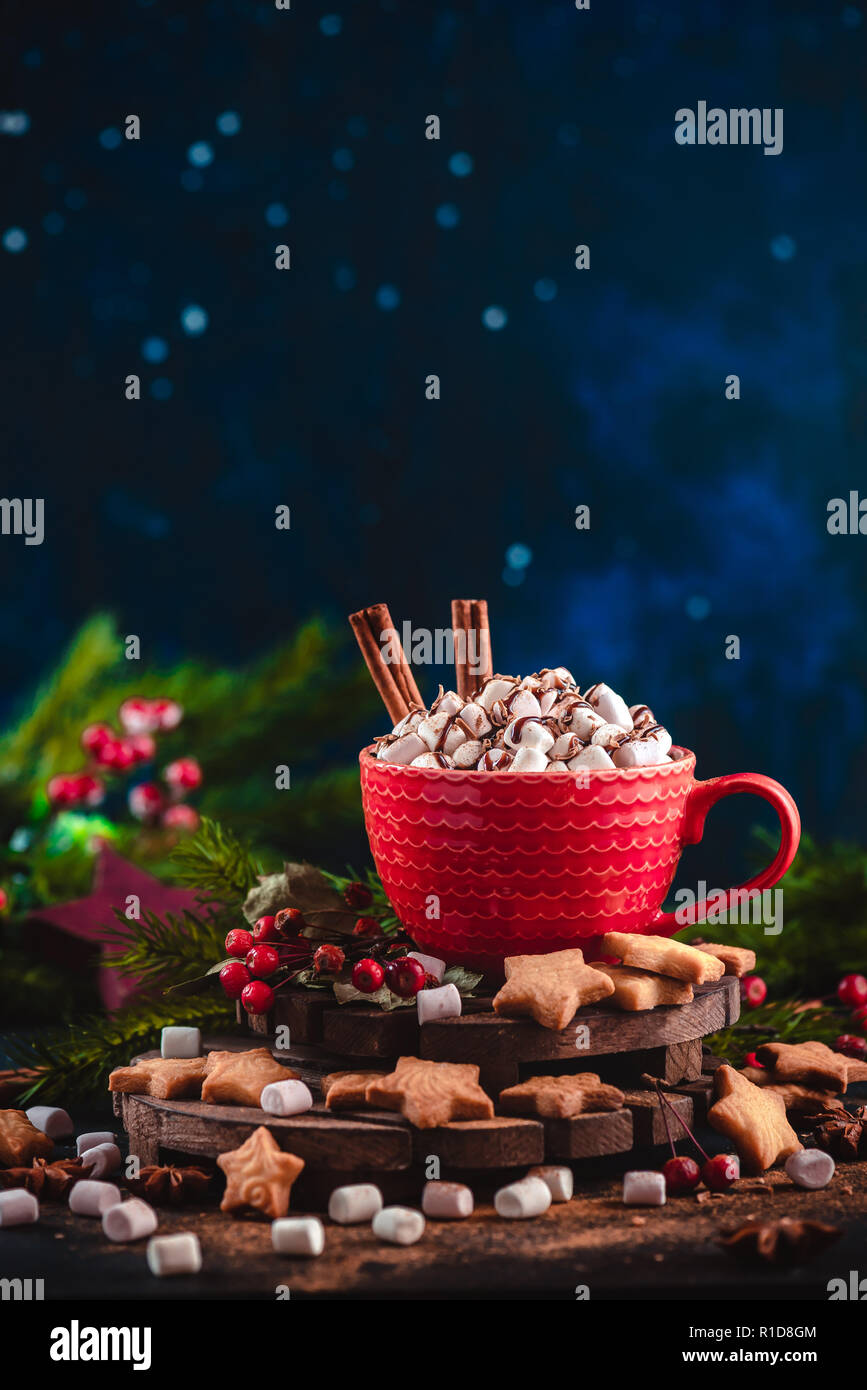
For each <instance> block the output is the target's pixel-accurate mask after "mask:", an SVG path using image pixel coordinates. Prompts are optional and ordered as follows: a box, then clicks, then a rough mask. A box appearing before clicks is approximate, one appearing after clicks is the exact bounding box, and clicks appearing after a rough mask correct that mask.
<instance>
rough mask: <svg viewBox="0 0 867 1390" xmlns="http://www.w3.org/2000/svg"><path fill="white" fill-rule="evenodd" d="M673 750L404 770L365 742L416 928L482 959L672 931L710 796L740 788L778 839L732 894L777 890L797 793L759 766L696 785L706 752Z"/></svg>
mask: <svg viewBox="0 0 867 1390" xmlns="http://www.w3.org/2000/svg"><path fill="white" fill-rule="evenodd" d="M675 751H677V752H679V753H681V754H682V756H681V757H680V758H679V760H678V761H677V762H665V763H660V764H659V765H658V766H655V767H635V768H623V769H617V770H614V771H611V770H606V771H590V772H584V773H583V774H581V773H578V772H507V773H500V774H498V773H495V772H464V771H459V770H453V769H450V768H423V767H401V766H398V765H396V764H394V763H384V762H378V761H377V760H376V758H375V757H373V756H372V755H371V752H370V750H369V749H365V750H364V751H363V752H362V753H361V755H360V759H359V760H360V763H361V797H362V804H363V807H364V819H365V824H366V826H367V835H368V838H369V840H370V847H371V849H372V851H373V857H374V860H375V862H376V867H377V871H378V873H379V876H380V878H381V879H382V882H383V885H384V887H385V891H386V893H387V894H388V896H389V898H390V899H391V902H392V904H393V906H394V910H395V912H396V913H397V915H398V917H399V918H400V920H401V922H402V923H403V925H404V927H405V928H406V930H407V931H408V932H409V934H410V936H412V938H413V940H414V941H415V942H417V944H418V946H419V947H420V948H421V949H423V950H426V951H430V952H431V953H432V954H434V955H440V956H443V957H445V959H446V960H447V961H448V962H449V963H450V964H457V963H463V964H467V965H475V966H477V967H478V968H480V969H484V970H498V969H500V968H501V967H502V962H503V957H504V956H511V955H519V954H521V953H537V952H542V951H559V950H563V949H564V948H566V947H569V946H580V947H581V948H582V949H583V950H585V952H586V953H587V955H588V958H590V959H592V958H593V956H594V954H596V953H597V951H596V944H597V943H595V942H594V938H597V937H599V936H601V935H602V934H603V932H607V931H628V932H645V933H651V934H655V935H657V936H671V935H673V934H674V932H676V931H679V930H680V929H681V928H682V926H683V923H682V922H678V921H676V919H675V915H674V913H672V912H663V911H662V903H663V901H664V899H665V896H666V894H667V892H668V889H669V887H670V886H671V882H672V879H673V878H674V873H675V870H676V868H677V863H678V860H679V859H680V855H681V851H682V849H683V847H684V845H692V844H696V843H697V842H698V841H699V840H700V839H701V836H702V832H703V830H704V822H705V817H706V815H707V813H708V811H709V810H710V808H711V806H713V805H714V803H715V802H717V801H720V800H721V799H722V797H724V796H732V795H734V794H735V793H736V792H753V793H754V794H755V795H756V796H761V797H764V799H765V800H766V801H769V802H770V804H771V805H772V806H773V807H774V810H775V811H776V812H777V815H778V816H779V818H780V831H781V838H780V848H779V850H778V852H777V854H776V857H775V858H774V860H773V862H772V863H771V864H769V865H768V867H767V868H766V869H765V870H764V871H763V872H762V873H760V874H757V875H756V876H755V878H752V879H750V880H749V881H748V882H747V883H744V884H741V885H739V887H738V888H731V889H729V890H728V894H727V899H726V900H727V901H730V900H732V899H733V895H734V894H735V893H744V892H755V891H761V890H762V889H765V888H771V887H772V886H773V885H774V884H775V883H777V882H778V881H779V879H781V878H782V876H783V874H784V873H785V872H786V870H787V869H788V867H789V865H790V864H791V862H792V860H793V859H794V857H795V852H796V850H797V848H798V841H799V838H800V833H801V822H800V818H799V816H798V808H797V807H796V805H795V803H794V801H793V799H792V797H791V796H790V795H789V793H788V792H787V791H786V789H785V788H784V787H781V786H780V784H779V782H775V781H773V780H772V779H771V778H770V777H763V776H761V775H760V774H759V773H755V772H737V773H733V774H732V775H731V776H728V777H713V778H711V779H710V780H709V781H707V782H697V781H696V780H695V776H694V774H695V754H694V753H690V752H689V751H688V750H685V749H677V750H675ZM735 903H736V900H734V901H732V906H735ZM713 905H714V908H716V909H719V908H721V907H722V906H723V905H722V903H720V902H719V900H718V899H715V900H714V904H713ZM703 908H704V904H703V903H699V904H698V905H697V907H696V909H695V916H694V920H696V921H700V920H701V918H702V916H703V915H704V914H703Z"/></svg>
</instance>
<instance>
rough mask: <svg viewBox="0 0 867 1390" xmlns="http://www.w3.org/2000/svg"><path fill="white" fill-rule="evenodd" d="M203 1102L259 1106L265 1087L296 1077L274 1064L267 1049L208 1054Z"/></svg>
mask: <svg viewBox="0 0 867 1390" xmlns="http://www.w3.org/2000/svg"><path fill="white" fill-rule="evenodd" d="M205 1071H206V1075H205V1080H204V1084H203V1085H202V1100H203V1101H205V1103H206V1104H207V1105H258V1104H259V1097H260V1096H261V1094H262V1091H263V1089H264V1087H265V1086H270V1085H271V1083H272V1082H275V1081H290V1080H291V1079H292V1078H297V1076H298V1072H297V1071H290V1070H289V1068H288V1067H283V1066H281V1065H280V1063H279V1062H276V1061H275V1060H274V1058H273V1057H272V1055H271V1051H270V1049H269V1048H267V1047H250V1048H247V1050H246V1052H209V1053H208V1058H207V1066H206V1068H205Z"/></svg>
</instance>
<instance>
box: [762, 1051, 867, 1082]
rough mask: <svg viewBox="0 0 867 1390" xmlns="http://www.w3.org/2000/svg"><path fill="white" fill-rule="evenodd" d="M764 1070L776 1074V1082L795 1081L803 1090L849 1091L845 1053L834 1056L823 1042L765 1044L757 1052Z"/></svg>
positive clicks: (835, 1053) (774, 1077)
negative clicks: (808, 1088)
mask: <svg viewBox="0 0 867 1390" xmlns="http://www.w3.org/2000/svg"><path fill="white" fill-rule="evenodd" d="M756 1056H757V1057H758V1059H759V1061H760V1062H761V1063H762V1065H763V1066H765V1067H769V1068H770V1070H771V1071H772V1072H773V1079H774V1081H775V1082H778V1081H784V1082H789V1081H794V1082H795V1084H796V1085H799V1086H812V1087H814V1088H815V1089H816V1090H820V1091H845V1089H846V1085H847V1081H848V1073H849V1069H848V1067H847V1065H846V1064H847V1060H848V1059H847V1058H846V1057H844V1056H843V1054H842V1053H841V1052H832V1051H831V1049H830V1047H826V1046H825V1044H824V1043H821V1042H802V1043H763V1044H762V1046H761V1047H758V1048H756Z"/></svg>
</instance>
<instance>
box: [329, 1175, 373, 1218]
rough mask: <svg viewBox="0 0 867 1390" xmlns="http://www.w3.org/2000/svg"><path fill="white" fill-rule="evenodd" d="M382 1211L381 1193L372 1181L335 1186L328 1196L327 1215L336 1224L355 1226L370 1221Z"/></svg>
mask: <svg viewBox="0 0 867 1390" xmlns="http://www.w3.org/2000/svg"><path fill="white" fill-rule="evenodd" d="M380 1211H382V1193H381V1192H380V1190H379V1188H378V1187H376V1186H375V1185H374V1183H372V1182H356V1183H351V1184H348V1185H347V1186H346V1187H335V1189H334V1191H333V1192H332V1194H331V1196H330V1197H329V1198H328V1215H329V1216H330V1218H331V1220H332V1221H336V1222H337V1224H338V1226H355V1225H356V1224H357V1223H358V1222H359V1221H370V1220H372V1219H373V1217H374V1216H376V1214H377V1212H380Z"/></svg>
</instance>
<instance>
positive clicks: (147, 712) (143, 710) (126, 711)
mask: <svg viewBox="0 0 867 1390" xmlns="http://www.w3.org/2000/svg"><path fill="white" fill-rule="evenodd" d="M117 717H118V719H119V720H120V722H121V726H122V727H123V728H124V729H125V730H126V732H127V733H128V734H152V733H153V732H154V730H155V729H158V728H159V727H160V726H159V723H158V721H157V719H156V716H155V714H154V711H153V701H151V700H146V699H145V698H144V696H143V695H133V696H132V697H131V699H129V700H124V702H123V704H122V705H121V707H120V709H119V710H118V712H117Z"/></svg>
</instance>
